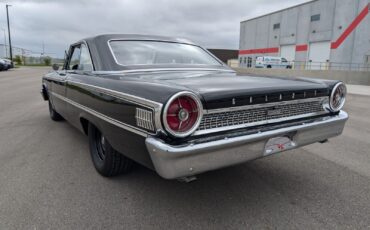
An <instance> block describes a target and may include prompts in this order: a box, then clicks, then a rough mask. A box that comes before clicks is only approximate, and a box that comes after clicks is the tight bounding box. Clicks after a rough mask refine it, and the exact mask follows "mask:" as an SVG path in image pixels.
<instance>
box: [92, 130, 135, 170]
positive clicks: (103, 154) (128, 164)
mask: <svg viewBox="0 0 370 230" xmlns="http://www.w3.org/2000/svg"><path fill="white" fill-rule="evenodd" d="M88 133H89V147H90V154H91V158H92V161H93V163H94V166H95V168H96V170H97V171H98V172H99V173H100V174H101V175H102V176H105V177H113V176H117V175H119V174H124V173H128V172H129V171H131V169H132V166H133V161H132V160H131V159H129V158H127V157H125V156H124V155H122V154H121V153H119V152H117V151H116V150H115V149H113V147H112V146H111V145H110V144H109V142H108V140H107V139H106V138H105V136H104V135H103V134H102V133H101V132H100V131H99V130H98V129H97V128H96V127H95V126H94V125H92V124H91V123H89V127H88Z"/></svg>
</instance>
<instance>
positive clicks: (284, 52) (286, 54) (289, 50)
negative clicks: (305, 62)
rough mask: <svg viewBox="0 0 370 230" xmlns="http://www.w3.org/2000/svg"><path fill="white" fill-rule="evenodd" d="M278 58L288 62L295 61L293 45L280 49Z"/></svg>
mask: <svg viewBox="0 0 370 230" xmlns="http://www.w3.org/2000/svg"><path fill="white" fill-rule="evenodd" d="M280 57H282V58H285V59H286V60H288V62H292V61H294V59H295V45H287V46H281V47H280Z"/></svg>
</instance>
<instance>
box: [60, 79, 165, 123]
mask: <svg viewBox="0 0 370 230" xmlns="http://www.w3.org/2000/svg"><path fill="white" fill-rule="evenodd" d="M67 83H68V84H69V83H70V84H72V85H77V86H81V87H85V88H87V89H94V90H95V91H97V92H99V93H104V94H106V95H109V96H112V97H115V98H118V99H122V100H126V101H129V102H132V103H134V104H138V105H140V106H143V107H146V108H149V109H152V110H153V111H154V125H155V127H156V129H157V130H163V128H162V123H161V118H160V116H161V111H162V107H163V104H161V103H158V102H155V101H151V100H148V99H145V98H142V97H137V96H133V95H130V94H126V93H122V92H119V91H115V90H111V89H107V88H102V87H99V86H94V85H90V84H85V83H81V82H76V81H70V80H67Z"/></svg>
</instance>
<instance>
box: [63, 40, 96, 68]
mask: <svg viewBox="0 0 370 230" xmlns="http://www.w3.org/2000/svg"><path fill="white" fill-rule="evenodd" d="M68 69H69V70H82V71H92V70H93V65H92V61H91V57H90V53H89V50H88V48H87V46H86V45H85V44H81V45H78V46H75V47H73V51H72V55H71V59H70V61H69V65H68Z"/></svg>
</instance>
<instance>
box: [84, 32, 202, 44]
mask: <svg viewBox="0 0 370 230" xmlns="http://www.w3.org/2000/svg"><path fill="white" fill-rule="evenodd" d="M82 40H84V41H90V42H98V41H102V40H105V41H110V40H141V41H142V40H150V41H168V42H178V43H186V44H192V45H195V43H193V42H192V41H190V40H188V39H184V38H174V37H167V36H158V35H144V34H101V35H97V36H93V37H88V38H85V39H82Z"/></svg>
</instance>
